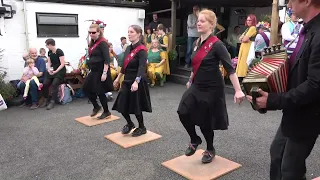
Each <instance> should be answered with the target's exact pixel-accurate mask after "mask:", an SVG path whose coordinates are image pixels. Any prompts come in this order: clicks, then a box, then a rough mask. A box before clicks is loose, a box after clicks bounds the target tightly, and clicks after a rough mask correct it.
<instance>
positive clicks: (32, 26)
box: [0, 1, 144, 79]
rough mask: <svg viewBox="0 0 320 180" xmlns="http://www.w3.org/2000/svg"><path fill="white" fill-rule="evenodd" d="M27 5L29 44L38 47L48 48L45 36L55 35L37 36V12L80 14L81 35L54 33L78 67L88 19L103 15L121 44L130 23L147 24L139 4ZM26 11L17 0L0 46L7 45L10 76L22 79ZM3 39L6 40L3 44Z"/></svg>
mask: <svg viewBox="0 0 320 180" xmlns="http://www.w3.org/2000/svg"><path fill="white" fill-rule="evenodd" d="M26 7H27V8H26V9H27V28H28V31H29V34H28V37H29V45H30V47H35V48H37V49H38V50H39V49H40V48H42V47H43V48H45V40H46V39H47V38H51V37H37V26H36V12H47V13H64V14H78V23H79V26H78V28H79V37H53V38H54V39H55V40H56V45H57V47H58V48H61V49H62V50H63V51H64V53H65V59H66V61H68V62H70V63H71V64H72V66H74V67H75V68H76V67H77V65H78V61H79V59H80V57H81V56H83V55H84V53H85V48H86V46H87V44H86V43H87V42H86V37H87V32H88V27H89V26H90V24H91V22H85V21H86V20H91V19H95V20H96V19H99V20H102V21H104V22H105V23H106V24H107V27H106V28H105V37H106V38H107V39H108V40H109V41H110V42H112V43H113V45H114V46H117V45H119V44H120V37H121V36H125V37H126V36H127V34H128V33H127V29H128V26H129V25H132V24H137V25H140V26H141V27H142V28H144V20H143V19H139V18H138V10H141V9H136V8H119V7H102V6H85V5H70V4H58V3H44V2H30V1H28V2H27V5H26ZM23 12H24V11H23V3H22V2H17V14H15V15H14V17H13V19H6V20H4V32H2V33H3V35H4V36H3V37H2V38H3V39H4V40H1V43H0V44H1V45H0V46H4V47H5V49H6V51H5V56H4V62H2V65H3V66H6V67H7V68H8V73H9V79H19V78H20V77H21V72H22V69H23V64H24V62H23V60H22V58H21V57H22V55H23V54H24V53H25V52H26V51H27V45H26V34H25V25H24V13H23ZM0 27H1V20H0ZM3 42H6V43H5V44H3ZM0 65H1V64H0Z"/></svg>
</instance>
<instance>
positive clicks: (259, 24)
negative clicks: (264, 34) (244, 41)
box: [256, 21, 270, 30]
mask: <svg viewBox="0 0 320 180" xmlns="http://www.w3.org/2000/svg"><path fill="white" fill-rule="evenodd" d="M256 27H257V28H265V29H267V30H270V23H268V22H264V21H260V22H259V23H258V24H257V26H256Z"/></svg>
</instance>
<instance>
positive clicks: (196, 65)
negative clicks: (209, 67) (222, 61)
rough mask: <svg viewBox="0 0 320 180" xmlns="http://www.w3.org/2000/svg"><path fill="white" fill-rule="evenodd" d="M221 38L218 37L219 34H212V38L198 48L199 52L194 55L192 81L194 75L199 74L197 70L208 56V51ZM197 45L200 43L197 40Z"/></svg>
mask: <svg viewBox="0 0 320 180" xmlns="http://www.w3.org/2000/svg"><path fill="white" fill-rule="evenodd" d="M218 40H219V39H218V38H217V36H211V37H210V38H208V39H207V41H206V42H205V43H204V44H203V45H202V46H201V47H200V49H199V50H198V52H197V53H196V55H195V56H194V57H193V59H192V68H193V77H192V81H193V79H194V77H195V76H196V74H197V71H198V69H199V67H200V64H201V62H202V60H203V59H204V58H205V57H206V55H207V54H208V52H209V51H210V50H211V49H212V47H213V45H214V44H215V43H216V42H217V41H218ZM196 43H197V44H196V46H197V45H198V42H196Z"/></svg>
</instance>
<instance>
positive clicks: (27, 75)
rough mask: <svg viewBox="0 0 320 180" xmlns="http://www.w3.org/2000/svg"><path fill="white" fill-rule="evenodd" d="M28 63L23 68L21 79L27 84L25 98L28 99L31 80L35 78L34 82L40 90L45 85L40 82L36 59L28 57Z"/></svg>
mask: <svg viewBox="0 0 320 180" xmlns="http://www.w3.org/2000/svg"><path fill="white" fill-rule="evenodd" d="M26 63H27V66H26V67H25V68H24V69H23V75H22V78H21V81H23V82H24V83H25V84H26V87H25V89H24V94H23V98H24V99H27V96H28V92H29V87H30V81H31V80H34V82H35V83H36V84H37V86H38V90H39V91H40V90H41V88H42V86H43V85H42V83H40V82H39V79H38V77H37V75H38V74H39V70H38V69H37V68H36V67H35V66H34V60H33V59H28V60H27V62H26Z"/></svg>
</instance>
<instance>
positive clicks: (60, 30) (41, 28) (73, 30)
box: [38, 25, 78, 37]
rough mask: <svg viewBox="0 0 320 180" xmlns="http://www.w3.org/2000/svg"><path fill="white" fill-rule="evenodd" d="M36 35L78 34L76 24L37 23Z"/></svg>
mask: <svg viewBox="0 0 320 180" xmlns="http://www.w3.org/2000/svg"><path fill="white" fill-rule="evenodd" d="M38 36H44V37H47V36H48V37H49V36H51V37H64V36H66V37H68V36H78V26H74V25H73V26H59V25H58V26H57V25H38Z"/></svg>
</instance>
